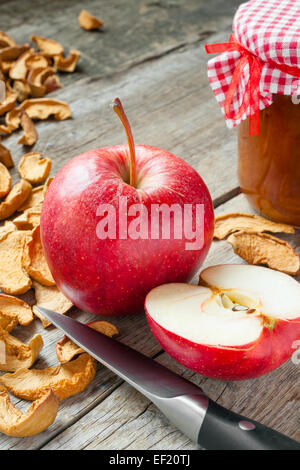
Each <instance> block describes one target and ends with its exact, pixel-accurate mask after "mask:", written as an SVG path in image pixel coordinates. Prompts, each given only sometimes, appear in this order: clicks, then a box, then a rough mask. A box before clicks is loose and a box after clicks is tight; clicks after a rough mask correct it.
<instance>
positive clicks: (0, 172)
mask: <svg viewBox="0 0 300 470" xmlns="http://www.w3.org/2000/svg"><path fill="white" fill-rule="evenodd" d="M10 187H11V176H10V173H9V171H8V169H7V168H6V166H4V165H3V163H0V198H2V197H4V196H6V194H7V193H9V190H10Z"/></svg>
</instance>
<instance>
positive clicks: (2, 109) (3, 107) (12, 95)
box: [0, 90, 17, 116]
mask: <svg viewBox="0 0 300 470" xmlns="http://www.w3.org/2000/svg"><path fill="white" fill-rule="evenodd" d="M16 102H17V93H16V92H15V91H11V90H6V95H5V100H4V101H2V103H0V116H2V115H3V114H5V113H7V112H8V111H10V110H11V109H13V108H14V107H15V104H16Z"/></svg>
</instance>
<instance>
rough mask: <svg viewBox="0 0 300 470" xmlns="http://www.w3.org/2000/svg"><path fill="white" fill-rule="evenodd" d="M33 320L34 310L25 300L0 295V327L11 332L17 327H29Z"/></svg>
mask: <svg viewBox="0 0 300 470" xmlns="http://www.w3.org/2000/svg"><path fill="white" fill-rule="evenodd" d="M32 320H33V313H32V309H31V307H30V305H28V304H27V303H26V302H24V300H21V299H18V297H13V296H11V295H5V294H0V326H1V327H2V328H3V329H4V330H6V331H8V332H10V331H12V329H13V328H14V327H15V326H17V325H22V326H26V325H29V323H31V322H32Z"/></svg>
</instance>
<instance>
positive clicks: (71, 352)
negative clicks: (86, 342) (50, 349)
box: [56, 320, 119, 362]
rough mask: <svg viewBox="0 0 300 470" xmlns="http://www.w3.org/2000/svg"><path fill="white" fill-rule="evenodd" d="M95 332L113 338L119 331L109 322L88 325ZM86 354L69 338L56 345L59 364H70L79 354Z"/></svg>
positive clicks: (64, 338)
mask: <svg viewBox="0 0 300 470" xmlns="http://www.w3.org/2000/svg"><path fill="white" fill-rule="evenodd" d="M87 325H88V326H89V327H90V328H93V330H96V331H99V333H103V334H104V335H106V336H109V337H110V338H112V337H113V336H115V335H117V334H118V333H119V332H118V329H117V327H116V326H115V325H113V324H112V323H110V322H108V321H97V320H96V321H93V322H91V323H88V324H87ZM82 353H84V350H83V349H82V348H80V347H79V346H77V345H76V344H75V343H73V341H71V340H70V339H69V338H68V337H67V336H64V337H63V338H62V339H61V340H60V341H59V342H58V343H57V344H56V355H57V359H58V360H59V362H69V361H71V360H72V359H73V358H74V357H75V356H77V355H78V354H82Z"/></svg>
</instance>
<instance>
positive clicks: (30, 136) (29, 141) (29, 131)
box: [18, 111, 38, 146]
mask: <svg viewBox="0 0 300 470" xmlns="http://www.w3.org/2000/svg"><path fill="white" fill-rule="evenodd" d="M20 123H21V127H22V129H23V131H24V134H23V135H22V136H21V137H20V138H19V140H18V144H21V145H29V146H31V145H33V144H35V143H36V141H37V139H38V133H37V130H36V128H35V125H34V124H33V121H32V120H31V119H30V117H29V116H28V114H27V113H26V111H23V112H22V113H21V118H20Z"/></svg>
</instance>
